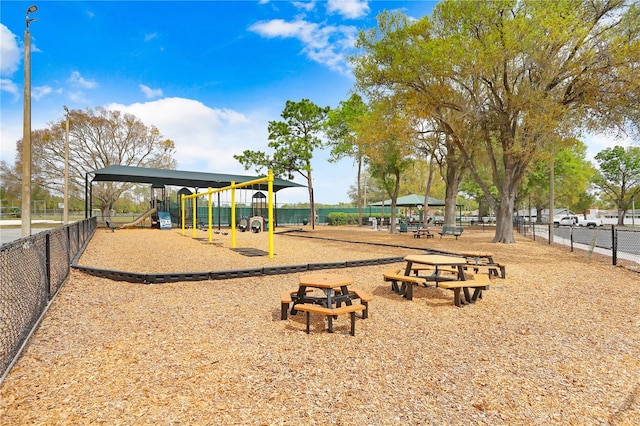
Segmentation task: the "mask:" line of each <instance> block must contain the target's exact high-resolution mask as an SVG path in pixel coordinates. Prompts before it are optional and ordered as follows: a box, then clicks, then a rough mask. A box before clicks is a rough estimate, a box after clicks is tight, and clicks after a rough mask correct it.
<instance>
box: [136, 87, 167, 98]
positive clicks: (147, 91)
mask: <svg viewBox="0 0 640 426" xmlns="http://www.w3.org/2000/svg"><path fill="white" fill-rule="evenodd" d="M138 87H139V88H140V91H141V92H142V93H144V96H145V97H146V98H147V99H153V98H159V97H160V96H162V89H152V88H150V87H149V86H145V85H144V84H139V85H138Z"/></svg>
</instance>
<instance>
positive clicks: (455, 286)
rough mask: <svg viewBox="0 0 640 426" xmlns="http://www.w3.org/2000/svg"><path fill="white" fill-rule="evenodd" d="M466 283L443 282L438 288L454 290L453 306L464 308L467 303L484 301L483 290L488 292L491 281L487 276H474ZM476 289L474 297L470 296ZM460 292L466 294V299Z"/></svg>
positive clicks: (465, 281)
mask: <svg viewBox="0 0 640 426" xmlns="http://www.w3.org/2000/svg"><path fill="white" fill-rule="evenodd" d="M469 278H472V279H467V280H464V281H457V280H456V281H443V282H441V283H439V285H438V287H440V288H446V289H448V290H453V304H454V305H456V306H457V307H459V308H460V307H462V305H466V304H467V303H474V302H475V301H476V300H477V299H482V290H488V289H489V284H490V283H491V279H490V278H489V275H487V274H474V275H473V276H470V277H469ZM470 288H472V289H474V291H473V296H471V295H470V293H469V289H470ZM460 290H462V291H463V293H464V299H463V298H461V297H460Z"/></svg>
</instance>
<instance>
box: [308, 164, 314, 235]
mask: <svg viewBox="0 0 640 426" xmlns="http://www.w3.org/2000/svg"><path fill="white" fill-rule="evenodd" d="M307 176H308V177H309V179H308V182H307V183H308V185H309V186H308V189H309V210H310V211H309V223H310V224H311V229H316V203H315V200H314V198H313V181H312V180H311V170H309V174H308V175H307Z"/></svg>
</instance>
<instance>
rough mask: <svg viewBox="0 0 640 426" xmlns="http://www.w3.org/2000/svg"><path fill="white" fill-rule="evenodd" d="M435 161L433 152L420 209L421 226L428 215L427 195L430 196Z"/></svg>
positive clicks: (425, 221)
mask: <svg viewBox="0 0 640 426" xmlns="http://www.w3.org/2000/svg"><path fill="white" fill-rule="evenodd" d="M434 162H435V157H434V155H433V153H432V154H431V160H429V175H428V176H427V188H426V189H425V192H424V206H423V210H422V218H421V219H422V227H423V228H426V227H427V222H428V217H427V216H429V197H431V182H432V181H433V163H434Z"/></svg>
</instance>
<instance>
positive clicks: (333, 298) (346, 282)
mask: <svg viewBox="0 0 640 426" xmlns="http://www.w3.org/2000/svg"><path fill="white" fill-rule="evenodd" d="M351 284H353V279H352V278H351V277H349V276H348V275H342V274H323V273H319V274H306V275H300V286H299V287H298V292H297V293H296V294H294V295H292V301H293V306H292V307H291V315H295V314H296V304H299V303H315V304H318V305H322V306H324V307H325V308H333V307H335V304H336V303H343V302H345V303H346V304H347V305H350V304H351V300H352V299H353V298H354V297H355V295H354V294H353V293H351V292H350V291H349V286H350V285H351ZM309 288H311V289H313V288H317V289H321V290H322V291H323V292H324V296H323V297H320V296H316V295H314V294H313V293H310V292H308V291H307V289H309ZM336 288H340V294H336V292H335V290H334V289H336Z"/></svg>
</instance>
